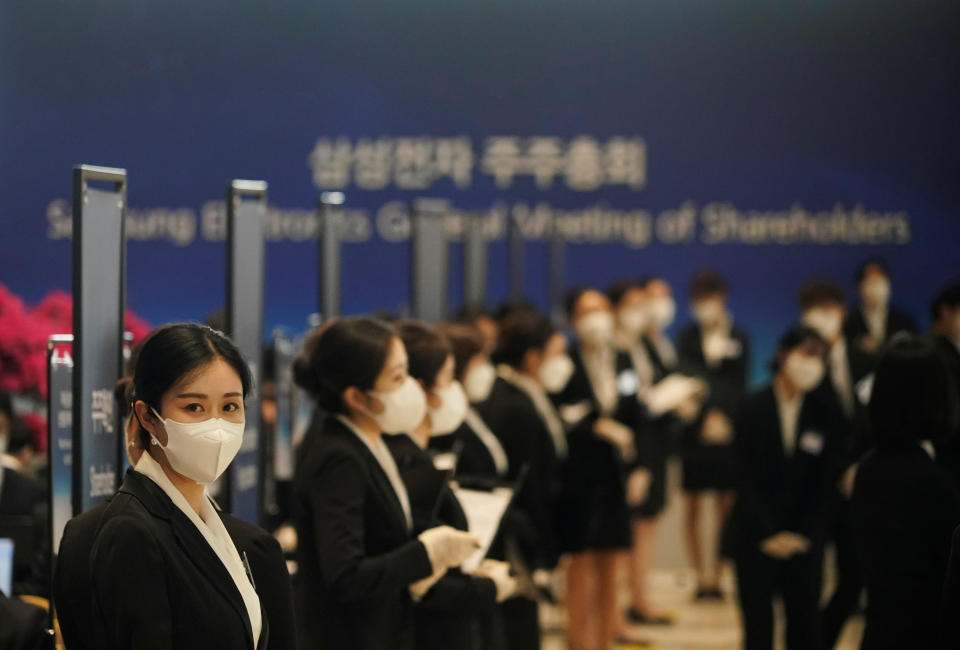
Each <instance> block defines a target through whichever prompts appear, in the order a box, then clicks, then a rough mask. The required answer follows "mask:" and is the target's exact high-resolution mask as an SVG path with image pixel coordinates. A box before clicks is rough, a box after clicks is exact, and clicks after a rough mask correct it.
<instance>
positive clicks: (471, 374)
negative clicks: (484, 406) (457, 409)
mask: <svg viewBox="0 0 960 650" xmlns="http://www.w3.org/2000/svg"><path fill="white" fill-rule="evenodd" d="M496 380H497V370H496V368H494V367H493V364H492V363H490V362H484V363H482V364H479V365H474V366H473V367H472V368H470V370H468V371H467V375H466V376H465V377H464V378H463V388H464V390H466V391H467V397H468V398H470V402H471V403H473V404H476V403H478V402H483V401H485V400H486V399H487V398H488V397H490V391H491V390H493V382H495V381H496Z"/></svg>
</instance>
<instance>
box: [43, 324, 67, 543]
mask: <svg viewBox="0 0 960 650" xmlns="http://www.w3.org/2000/svg"><path fill="white" fill-rule="evenodd" d="M72 348H73V336H72V335H69V334H62V335H55V336H52V337H50V341H49V342H48V343H47V373H48V374H47V387H48V392H47V449H48V450H49V453H50V461H49V462H50V466H49V476H48V479H49V482H50V484H49V486H48V487H49V490H50V540H51V545H50V550H51V552H52V553H53V554H54V555H56V553H57V550H58V549H59V548H60V538H61V537H63V528H64V526H66V525H67V521H69V520H70V518H71V517H72V516H73V499H72V490H71V487H72V483H73V478H72V468H73V453H72V451H73V355H72Z"/></svg>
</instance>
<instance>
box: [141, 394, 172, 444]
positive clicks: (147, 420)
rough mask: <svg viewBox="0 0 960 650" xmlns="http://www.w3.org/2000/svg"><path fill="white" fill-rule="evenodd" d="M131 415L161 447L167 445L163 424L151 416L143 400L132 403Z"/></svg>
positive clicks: (151, 413) (151, 412)
mask: <svg viewBox="0 0 960 650" xmlns="http://www.w3.org/2000/svg"><path fill="white" fill-rule="evenodd" d="M133 414H134V415H135V416H136V418H137V421H138V422H139V423H140V426H142V427H143V428H144V429H145V430H146V431H147V433H149V434H150V435H152V436H153V437H154V438H156V439H157V442H159V443H160V444H161V445H164V446H166V444H167V431H166V429H164V428H163V423H161V422H160V420H159V419H158V418H157V416H156V415H154V414H153V411H152V410H151V409H150V407H149V406H147V403H146V402H144V401H143V400H137V401H136V402H134V403H133Z"/></svg>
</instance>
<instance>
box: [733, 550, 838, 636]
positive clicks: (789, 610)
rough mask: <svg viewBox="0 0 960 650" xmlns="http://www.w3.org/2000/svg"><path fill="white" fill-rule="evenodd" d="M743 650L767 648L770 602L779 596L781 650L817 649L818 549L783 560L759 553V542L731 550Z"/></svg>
mask: <svg viewBox="0 0 960 650" xmlns="http://www.w3.org/2000/svg"><path fill="white" fill-rule="evenodd" d="M735 560H736V571H737V590H738V592H739V598H740V609H741V612H742V614H743V647H744V650H773V647H774V643H773V599H774V597H775V596H776V595H777V594H780V595H781V597H782V598H783V605H784V609H785V610H786V615H787V650H821V645H820V615H819V598H818V596H819V594H820V583H821V572H822V564H823V545H822V544H817V543H815V544H812V545H811V548H810V550H809V551H808V552H806V553H804V554H802V555H794V556H793V557H792V558H790V559H789V560H776V559H773V558H771V557H769V556H768V555H765V554H764V553H763V552H761V551H760V548H759V542H758V543H757V544H754V545H752V546H750V547H743V546H741V547H740V548H738V549H737V552H736V557H735Z"/></svg>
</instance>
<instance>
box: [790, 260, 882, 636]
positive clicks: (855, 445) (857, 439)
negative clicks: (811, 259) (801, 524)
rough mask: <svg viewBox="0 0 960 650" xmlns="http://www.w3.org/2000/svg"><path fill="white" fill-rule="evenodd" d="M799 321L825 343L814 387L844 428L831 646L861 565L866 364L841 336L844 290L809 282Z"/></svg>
mask: <svg viewBox="0 0 960 650" xmlns="http://www.w3.org/2000/svg"><path fill="white" fill-rule="evenodd" d="M797 302H798V304H799V307H800V320H801V322H803V323H804V324H805V325H807V326H808V327H811V328H813V329H814V330H816V331H817V333H819V334H820V336H821V337H822V338H823V339H824V340H825V341H826V342H827V346H828V348H827V367H826V373H825V375H824V378H823V381H822V382H821V384H820V385H819V386H818V387H817V388H816V389H815V390H816V394H817V397H818V398H819V399H821V400H823V401H824V402H829V403H832V404H833V405H834V406H835V407H836V409H837V410H838V411H839V412H840V413H842V415H843V421H844V427H843V432H842V436H841V440H840V442H839V445H840V448H841V449H842V452H843V461H842V462H843V465H844V471H843V472H842V473H841V475H840V479H839V481H838V483H837V485H836V486H835V489H834V490H833V493H832V500H833V507H832V510H833V517H832V519H833V520H832V522H831V525H830V536H829V539H830V540H832V542H833V545H834V548H835V551H836V553H835V555H834V557H835V563H836V586H835V587H834V591H833V594H832V595H831V597H830V599H829V601H828V602H827V604H826V606H825V607H824V610H823V617H822V623H823V635H822V641H823V647H824V648H833V647H834V646H835V645H836V644H837V641H838V640H839V638H840V634H841V633H842V632H843V627H844V625H845V624H846V622H847V619H848V618H849V617H850V615H851V614H853V612H854V610H855V609H856V607H857V604H858V603H859V601H860V593H861V591H862V585H861V582H860V565H859V562H858V560H857V555H856V549H855V548H854V546H853V539H852V537H851V533H850V509H849V505H850V503H849V499H850V494H851V492H852V491H853V479H854V476H855V475H856V469H857V460H858V459H859V458H860V456H861V455H862V454H863V453H864V452H865V451H866V450H867V448H868V447H869V442H868V440H867V438H868V435H867V431H868V428H867V423H866V410H865V408H864V406H865V405H864V402H863V400H862V399H861V393H862V391H860V390H858V386H857V381H858V377H857V368H861V367H863V366H864V361H862V357H863V355H862V353H861V352H860V351H859V350H858V349H857V348H855V347H852V346H849V345H847V341H846V339H845V338H844V337H843V320H844V318H845V316H846V300H845V298H844V294H843V289H842V288H841V287H840V286H839V285H837V284H836V283H835V282H832V281H830V280H822V279H814V280H810V281H808V282H806V283H804V285H803V286H802V287H800V291H799V293H798V294H797Z"/></svg>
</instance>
